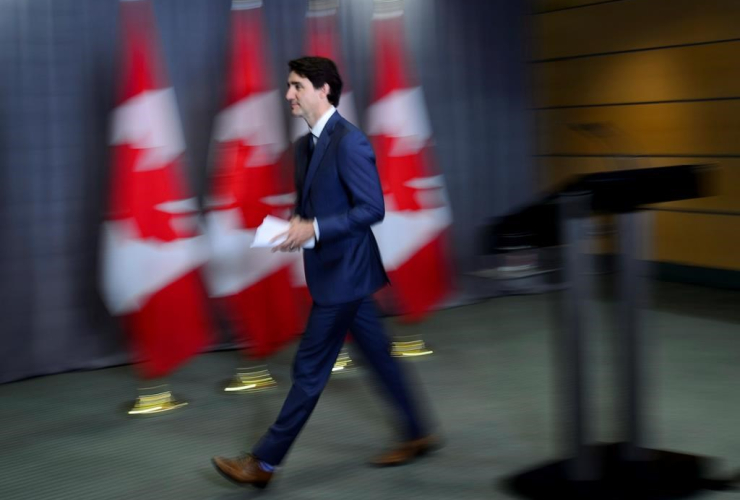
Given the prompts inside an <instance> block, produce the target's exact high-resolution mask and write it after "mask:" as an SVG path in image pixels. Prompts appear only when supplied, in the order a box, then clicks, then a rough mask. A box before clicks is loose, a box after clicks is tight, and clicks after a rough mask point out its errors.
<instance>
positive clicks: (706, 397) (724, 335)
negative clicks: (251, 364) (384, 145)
mask: <svg viewBox="0 0 740 500" xmlns="http://www.w3.org/2000/svg"><path fill="white" fill-rule="evenodd" d="M600 297H601V298H600V299H598V300H595V301H594V302H593V304H592V313H593V328H592V329H591V337H592V340H593V342H592V348H591V361H592V365H593V369H594V375H593V377H592V382H593V387H594V394H595V395H596V399H595V401H594V404H593V408H594V417H593V419H592V421H591V425H592V426H593V428H594V434H595V438H596V439H597V440H599V441H610V440H613V439H616V438H618V432H617V431H618V429H616V426H615V422H616V418H615V415H614V414H613V412H612V409H613V408H614V401H613V398H612V396H613V395H614V392H613V390H612V384H611V380H612V373H611V366H612V356H611V351H610V344H611V342H612V338H611V333H612V330H611V325H612V324H614V322H613V321H611V320H613V319H614V318H613V316H612V315H613V314H614V310H613V307H612V304H613V303H612V301H611V299H610V298H609V294H608V293H601V294H600ZM556 298H557V294H545V295H531V296H516V297H503V298H496V299H492V300H488V301H486V302H482V303H479V304H475V305H470V306H465V307H459V308H454V309H447V310H444V311H440V312H437V313H435V314H434V315H432V316H431V317H430V318H429V319H428V320H427V321H426V322H425V323H423V324H421V325H413V326H408V325H402V324H400V323H398V322H397V321H396V320H395V319H388V320H387V325H388V327H389V330H390V331H391V332H392V333H394V334H397V335H410V334H417V333H423V335H424V339H425V340H426V342H427V343H428V344H429V345H430V346H431V347H432V348H433V349H434V351H435V352H434V354H433V355H431V356H426V357H421V358H417V359H411V360H404V361H403V363H404V366H405V367H406V368H407V369H408V372H409V374H410V375H411V376H412V379H413V381H414V382H413V383H414V389H415V391H416V393H417V394H418V395H419V397H420V398H421V399H423V402H424V404H425V407H426V408H427V414H428V415H429V416H430V417H431V418H433V419H434V420H435V421H436V422H437V423H438V424H439V429H440V431H441V434H442V435H443V436H444V439H445V441H446V446H445V447H444V448H443V449H441V450H440V451H438V452H437V453H435V454H433V455H431V456H428V457H425V458H423V459H421V460H420V461H418V462H416V463H413V464H410V465H408V466H404V467H399V468H392V469H375V468H371V467H369V466H367V465H366V462H367V460H368V459H370V458H371V457H373V456H374V455H375V454H376V453H378V452H380V451H382V450H383V449H384V448H385V447H386V446H387V445H388V444H389V443H390V442H391V440H392V439H393V438H394V418H393V417H394V415H393V414H392V412H391V409H390V408H389V407H388V406H387V405H386V404H385V401H384V400H383V399H382V397H381V396H380V395H379V394H378V393H377V392H376V391H375V388H374V386H373V381H372V379H371V374H370V373H368V372H367V370H366V369H365V368H364V367H362V366H360V367H359V368H358V369H357V370H355V371H354V372H351V373H346V374H338V375H335V376H333V377H332V380H331V381H330V383H329V386H328V387H327V389H326V391H325V393H324V395H323V396H322V399H321V401H320V402H319V405H318V407H317V409H316V411H315V413H314V415H313V417H312V419H311V420H310V421H309V424H308V426H307V427H306V429H305V430H304V432H303V434H302V435H301V436H300V437H299V439H298V441H297V443H296V445H295V446H294V448H293V450H292V452H291V454H290V455H289V457H288V459H287V461H286V463H285V464H284V465H285V466H284V468H283V469H282V470H281V471H280V473H279V475H278V476H276V479H275V480H274V481H273V483H272V484H271V485H270V487H269V488H268V489H267V490H266V491H265V492H263V493H262V492H259V491H257V490H253V489H250V488H239V487H237V486H234V485H232V484H230V483H228V482H226V481H225V480H224V479H222V478H221V476H219V475H218V474H217V473H216V472H215V471H214V469H213V467H212V466H211V464H210V458H211V457H212V456H213V455H217V454H222V455H236V454H238V453H239V452H241V451H244V450H248V449H249V447H250V445H251V444H252V443H254V442H255V441H256V440H257V439H258V438H259V436H260V435H261V434H262V432H264V431H265V429H266V428H267V426H268V425H269V424H270V423H271V421H272V419H273V418H274V417H275V415H276V414H277V412H278V410H279V408H280V405H281V403H282V401H283V398H284V397H285V395H286V393H287V391H288V389H289V377H290V359H291V356H292V349H288V350H287V351H285V352H282V353H280V354H279V355H277V356H275V357H274V358H272V359H270V360H269V367H270V369H271V371H272V372H273V375H274V376H275V378H276V379H277V380H278V382H279V386H278V388H277V389H275V390H272V391H269V392H265V393H260V394H252V395H229V394H224V393H223V392H221V388H222V387H223V382H224V381H225V380H226V379H228V378H229V377H230V376H231V375H232V374H233V370H234V368H235V367H237V366H240V364H241V359H240V355H239V354H238V353H237V352H235V351H229V352H218V353H210V354H204V355H202V356H200V357H198V358H196V359H194V360H193V361H191V362H190V363H189V364H188V365H186V366H185V367H183V368H182V369H180V370H179V371H178V372H177V373H175V374H174V375H173V376H172V377H171V378H170V383H171V387H172V388H173V390H174V391H175V393H176V394H177V395H179V396H180V397H182V398H183V399H185V400H187V401H189V402H190V404H189V405H188V406H187V407H186V408H184V409H182V410H179V411H177V412H174V413H172V414H168V415H164V416H161V417H151V418H144V419H134V418H130V417H128V416H126V414H125V410H126V409H127V408H128V407H129V406H130V403H131V402H132V400H133V399H134V397H135V396H136V387H137V385H138V384H137V380H136V378H135V372H134V371H133V370H132V368H131V367H130V366H123V367H116V368H109V369H104V370H97V371H89V372H78V373H67V374H62V375H55V376H48V377H40V378H35V379H31V380H25V381H21V382H15V383H10V384H5V385H2V386H0V499H3V500H16V499H29V500H31V499H32V500H42V499H53V500H64V499H70V500H72V499H75V500H76V499H91V500H108V499H133V498H137V499H143V500H150V499H151V500H157V499H218V500H227V499H244V498H253V497H255V498H256V497H258V496H259V498H263V499H267V498H275V499H281V500H282V499H335V498H336V499H340V498H341V499H352V500H361V499H368V500H370V499H372V500H385V499H412V498H413V499H417V498H418V499H425V500H433V499H440V500H450V499H498V498H501V499H506V498H514V497H513V496H512V495H511V494H509V493H508V492H506V491H505V490H504V489H502V487H501V485H500V484H499V482H500V481H501V480H502V479H503V478H505V477H507V476H509V475H511V474H514V473H517V472H520V471H521V470H523V469H526V468H529V467H532V466H535V465H537V464H539V463H541V462H543V461H546V460H550V459H556V458H559V457H560V451H561V450H560V448H559V445H558V443H559V439H560V428H559V426H558V424H559V422H560V407H559V398H558V392H557V385H556V382H557V378H556V377H554V375H553V371H552V368H553V359H554V358H553V354H552V351H551V349H552V347H553V345H554V339H555V323H554V321H553V319H554V313H555V302H556ZM643 325H644V327H645V333H646V335H645V338H646V343H645V348H646V354H647V359H648V366H647V370H648V373H649V375H650V376H649V380H648V387H647V390H648V391H649V394H650V397H649V398H648V401H649V408H648V410H647V412H646V414H645V419H646V422H647V425H648V431H649V436H650V440H649V442H648V443H647V444H648V445H649V446H650V447H653V448H660V449H666V450H674V451H681V452H687V453H695V454H700V455H706V456H709V457H716V458H717V459H718V461H717V463H716V467H715V469H714V470H715V472H717V473H718V474H722V473H727V472H728V471H732V470H737V469H740V418H739V416H740V292H733V291H725V290H714V289H708V288H701V287H695V286H688V285H678V284H669V283H655V284H654V287H653V304H652V306H651V308H650V310H649V311H648V312H647V313H646V314H645V321H644V323H643ZM355 359H356V360H357V361H358V362H360V363H361V361H362V360H361V358H359V356H358V357H356V358H355ZM697 498H702V499H732V498H740V491H735V492H726V493H720V492H707V493H705V494H702V495H701V496H699V497H697Z"/></svg>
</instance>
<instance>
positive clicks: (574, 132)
mask: <svg viewBox="0 0 740 500" xmlns="http://www.w3.org/2000/svg"><path fill="white" fill-rule="evenodd" d="M738 4H739V5H740V2H738ZM738 24H740V23H738ZM535 120H536V125H537V152H538V153H539V154H548V155H551V154H568V155H574V154H578V155H583V154H586V155H588V154H591V155H594V154H599V155H600V154H609V153H613V152H619V153H625V154H636V155H657V156H663V155H691V156H693V155H706V156H713V155H729V154H740V101H713V102H689V103H670V104H641V105H634V106H607V107H598V108H570V109H553V110H541V111H537V112H536V113H535Z"/></svg>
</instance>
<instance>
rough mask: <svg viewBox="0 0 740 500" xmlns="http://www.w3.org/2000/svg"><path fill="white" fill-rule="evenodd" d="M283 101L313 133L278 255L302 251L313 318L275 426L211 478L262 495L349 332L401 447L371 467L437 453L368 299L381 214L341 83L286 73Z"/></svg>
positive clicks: (305, 144)
mask: <svg viewBox="0 0 740 500" xmlns="http://www.w3.org/2000/svg"><path fill="white" fill-rule="evenodd" d="M288 66H289V67H290V74H289V76H288V90H287V93H286V96H285V97H286V99H287V100H288V102H289V103H290V108H291V112H292V114H293V115H294V116H297V117H302V118H303V119H305V120H306V123H307V124H308V126H309V128H310V133H309V134H307V135H306V136H305V137H302V138H301V139H300V140H299V141H298V142H297V143H296V172H295V180H296V193H297V200H296V212H295V216H294V217H293V219H292V220H291V223H290V229H289V230H288V232H287V233H286V234H285V236H286V240H285V241H284V242H283V243H282V244H280V245H279V246H278V247H276V248H275V250H277V251H296V250H299V249H300V248H301V246H302V245H303V244H305V243H306V242H307V241H309V240H311V239H312V238H316V245H315V246H314V248H312V249H307V250H304V252H303V259H304V267H305V272H306V282H307V284H308V289H309V291H310V293H311V297H312V298H313V302H314V304H313V308H312V310H311V315H310V317H309V320H308V324H307V325H306V330H305V333H304V334H303V337H302V339H301V342H300V345H299V347H298V352H297V353H296V357H295V360H294V364H293V385H292V387H291V389H290V392H289V394H288V397H287V398H286V400H285V403H284V404H283V407H282V410H281V411H280V414H279V415H278V417H277V420H276V421H275V423H274V424H273V425H272V426H271V427H270V428H269V430H268V431H267V433H266V434H265V435H264V436H263V437H262V439H261V440H260V441H259V442H258V443H257V445H256V446H255V447H254V448H253V450H252V453H251V454H249V455H246V456H243V457H240V458H235V459H229V458H223V457H216V458H214V459H213V463H214V465H215V467H216V469H217V470H218V471H219V472H220V473H221V474H222V475H224V476H225V477H227V478H228V479H230V480H232V481H235V482H237V483H240V484H251V485H253V486H257V487H261V488H264V487H265V486H267V484H268V483H269V482H270V480H271V479H272V475H273V472H274V470H275V467H277V466H278V465H280V464H281V463H282V461H283V459H284V458H285V456H286V454H287V453H288V450H289V449H290V447H291V445H292V444H293V442H294V441H295V439H296V437H297V436H298V434H299V433H300V431H301V429H302V428H303V426H304V425H305V423H306V422H307V421H308V418H309V416H310V415H311V412H312V411H313V409H314V407H315V406H316V403H317V402H318V400H319V397H320V395H321V392H322V391H323V389H324V387H325V386H326V384H327V382H328V380H329V377H330V375H331V370H332V367H333V365H334V361H335V360H336V358H337V355H338V353H339V350H340V349H341V347H342V344H343V342H344V337H345V335H346V333H347V331H348V330H350V331H351V332H352V335H353V340H354V341H355V343H356V345H357V347H358V348H359V349H360V350H361V352H362V353H363V355H364V357H365V358H366V360H367V362H368V364H369V365H370V367H371V368H372V369H373V371H374V373H375V375H376V376H377V377H378V379H379V381H380V383H381V386H382V387H383V389H384V390H385V391H386V392H387V394H388V396H389V398H390V400H391V401H392V403H393V405H394V406H395V408H396V409H397V410H398V414H399V416H400V420H401V422H402V429H401V430H402V433H403V441H402V442H401V444H400V445H399V446H398V447H396V448H394V449H393V450H391V451H390V452H388V453H385V454H383V455H381V456H380V457H378V458H377V459H375V460H374V461H373V462H372V463H373V464H375V465H378V466H391V465H402V464H405V463H407V462H409V461H411V460H413V459H414V458H416V457H419V456H421V455H423V454H425V453H427V452H429V451H431V450H432V449H434V448H435V447H436V446H437V445H438V441H437V439H436V437H435V436H433V435H432V434H430V433H429V430H428V429H427V428H426V427H425V426H424V424H423V423H422V421H421V419H420V416H419V413H418V409H417V407H416V406H415V405H414V403H413V401H412V398H411V394H410V391H409V387H408V385H407V383H406V381H405V379H404V377H403V375H402V373H401V369H400V366H399V364H398V362H397V361H396V360H395V359H394V358H392V357H391V355H390V349H389V340H388V337H387V336H386V335H385V333H384V331H383V326H382V323H381V321H380V318H379V315H378V312H377V310H376V308H375V304H374V302H373V300H372V294H373V293H374V292H376V291H377V290H378V289H380V288H381V287H383V286H385V285H386V284H387V283H388V277H387V276H386V273H385V270H384V269H383V264H382V261H381V258H380V252H379V250H378V245H377V243H376V242H375V238H374V236H373V233H372V231H371V229H370V227H371V226H372V225H373V224H376V223H378V222H380V221H382V220H383V217H384V216H385V207H384V203H383V191H382V189H381V186H380V180H379V178H378V172H377V168H376V166H375V156H374V153H373V150H372V148H371V146H370V144H369V142H368V140H367V138H366V137H365V135H364V134H363V133H362V132H361V131H360V130H359V129H357V127H355V126H354V125H352V124H351V123H349V122H348V121H347V120H345V119H344V118H342V117H341V116H340V115H339V113H337V111H336V106H337V105H338V104H339V96H340V95H341V91H342V80H341V77H340V75H339V72H338V70H337V67H336V65H335V64H334V62H332V61H331V60H329V59H326V58H323V57H303V58H301V59H296V60H293V61H290V63H288Z"/></svg>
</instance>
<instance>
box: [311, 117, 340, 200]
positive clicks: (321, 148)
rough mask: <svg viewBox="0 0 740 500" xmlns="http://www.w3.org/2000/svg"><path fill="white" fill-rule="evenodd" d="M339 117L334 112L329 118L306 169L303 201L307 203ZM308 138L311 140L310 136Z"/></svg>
mask: <svg viewBox="0 0 740 500" xmlns="http://www.w3.org/2000/svg"><path fill="white" fill-rule="evenodd" d="M339 118H340V117H339V113H338V112H334V114H333V115H331V118H329V121H328V122H326V126H325V127H324V130H323V131H322V132H321V137H319V141H318V142H317V143H316V147H315V149H314V150H313V156H312V157H311V163H309V165H308V170H307V171H306V179H305V182H304V183H303V203H305V202H306V200H307V199H308V191H309V189H310V188H311V181H313V178H314V175H316V170H318V168H319V165H320V164H321V160H322V159H323V158H324V153H326V148H328V147H329V143H330V142H331V134H332V133H333V132H334V126H335V125H336V123H337V121H339ZM308 139H309V140H311V138H310V137H309V138H308Z"/></svg>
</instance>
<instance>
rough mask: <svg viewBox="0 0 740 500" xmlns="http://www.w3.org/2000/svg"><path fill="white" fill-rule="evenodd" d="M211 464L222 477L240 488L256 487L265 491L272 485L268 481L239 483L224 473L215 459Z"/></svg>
mask: <svg viewBox="0 0 740 500" xmlns="http://www.w3.org/2000/svg"><path fill="white" fill-rule="evenodd" d="M211 463H212V464H213V467H215V469H216V472H218V473H219V474H221V476H222V477H224V478H225V479H228V480H229V481H231V482H232V483H234V484H236V485H239V486H254V487H255V488H259V489H261V490H264V489H265V488H267V485H268V484H270V483H269V482H268V481H260V482H257V483H243V482H241V481H237V480H236V479H234V478H233V477H231V476H229V475H228V474H227V473H225V472H224V471H222V470H221V467H219V466H218V464H217V463H216V461H215V460H214V459H211Z"/></svg>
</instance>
